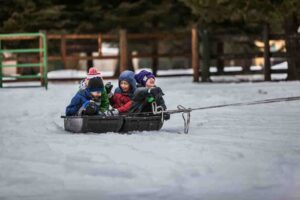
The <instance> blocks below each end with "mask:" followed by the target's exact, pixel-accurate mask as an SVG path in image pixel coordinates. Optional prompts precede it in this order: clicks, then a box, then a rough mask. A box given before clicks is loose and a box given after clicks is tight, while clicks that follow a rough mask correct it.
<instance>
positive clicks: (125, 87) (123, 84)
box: [120, 81, 130, 92]
mask: <svg viewBox="0 0 300 200" xmlns="http://www.w3.org/2000/svg"><path fill="white" fill-rule="evenodd" d="M120 87H121V89H122V90H123V92H129V89H130V85H129V83H128V82H127V81H121V82H120Z"/></svg>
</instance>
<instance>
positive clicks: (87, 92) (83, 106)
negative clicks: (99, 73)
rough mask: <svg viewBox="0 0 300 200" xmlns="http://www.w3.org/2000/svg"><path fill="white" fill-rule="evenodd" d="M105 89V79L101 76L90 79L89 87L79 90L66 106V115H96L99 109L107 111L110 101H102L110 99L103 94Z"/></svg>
mask: <svg viewBox="0 0 300 200" xmlns="http://www.w3.org/2000/svg"><path fill="white" fill-rule="evenodd" d="M104 91H105V89H104V86H103V81H102V79H101V78H100V77H95V78H92V79H90V80H89V82H88V85H87V88H86V89H83V90H80V91H78V92H77V93H76V95H75V96H74V97H73V98H72V100H71V103H70V105H68V106H67V108H66V115H67V116H72V115H96V114H98V113H99V111H100V112H105V111H106V110H107V109H108V106H109V103H107V104H102V101H104V102H105V101H107V102H108V99H106V100H105V99H104V98H105V97H103V96H102V93H103V92H104ZM106 98H107V97H106ZM103 99H104V100H103Z"/></svg>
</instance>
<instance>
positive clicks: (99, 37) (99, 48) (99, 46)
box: [98, 33, 102, 56]
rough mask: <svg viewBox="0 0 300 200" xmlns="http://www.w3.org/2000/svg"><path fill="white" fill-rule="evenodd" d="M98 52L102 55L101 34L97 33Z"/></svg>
mask: <svg viewBox="0 0 300 200" xmlns="http://www.w3.org/2000/svg"><path fill="white" fill-rule="evenodd" d="M98 53H99V56H102V34H101V33H99V35H98Z"/></svg>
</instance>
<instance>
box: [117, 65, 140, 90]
mask: <svg viewBox="0 0 300 200" xmlns="http://www.w3.org/2000/svg"><path fill="white" fill-rule="evenodd" d="M121 81H127V82H128V83H129V85H130V88H131V91H130V93H133V92H134V91H135V90H136V80H135V79H134V72H133V71H129V70H126V71H123V72H122V73H121V74H120V77H119V88H120V89H121V86H120V83H121Z"/></svg>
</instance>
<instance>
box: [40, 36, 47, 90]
mask: <svg viewBox="0 0 300 200" xmlns="http://www.w3.org/2000/svg"><path fill="white" fill-rule="evenodd" d="M39 32H40V33H41V34H44V35H46V34H45V31H39ZM43 42H44V41H43V37H42V36H40V37H39V49H44V45H43ZM44 53H45V52H43V51H40V53H39V62H40V63H44ZM44 67H45V66H44V65H40V74H41V85H42V86H45V80H44Z"/></svg>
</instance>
